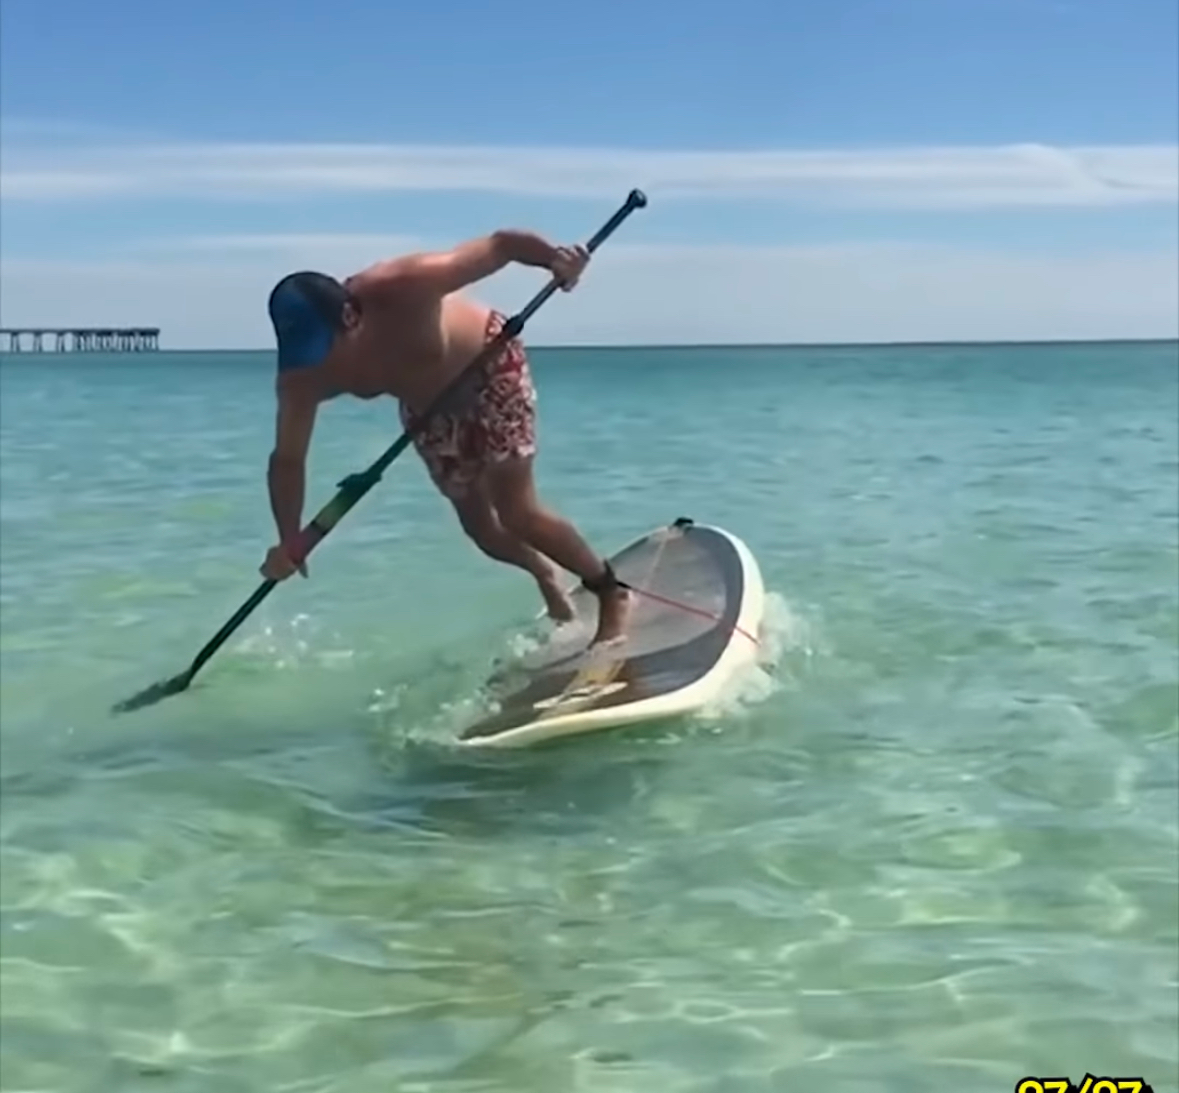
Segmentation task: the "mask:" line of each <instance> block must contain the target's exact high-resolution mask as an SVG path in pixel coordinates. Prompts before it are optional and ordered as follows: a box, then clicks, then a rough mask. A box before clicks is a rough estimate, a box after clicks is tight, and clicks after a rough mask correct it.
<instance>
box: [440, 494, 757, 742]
mask: <svg viewBox="0 0 1179 1093" xmlns="http://www.w3.org/2000/svg"><path fill="white" fill-rule="evenodd" d="M610 561H611V564H612V565H613V567H614V570H615V572H616V573H617V575H618V577H619V579H620V580H621V581H623V582H625V583H626V584H628V585H630V586H631V587H632V588H633V589H634V591H632V592H631V593H630V596H631V603H630V613H629V618H628V621H627V626H626V632H625V635H624V638H623V640H622V641H621V642H619V643H611V644H609V645H604V646H597V647H592V648H591V647H590V646H589V642H590V640H591V639H592V637H593V634H594V630H595V628H596V626H597V617H598V605H597V599H596V598H595V597H594V596H593V595H591V594H590V593H589V592H587V591H586V590H585V589H584V588H581V587H580V585H579V586H577V587H576V588H574V589H572V590H571V592H570V595H571V599H572V601H573V607H574V611H575V618H574V620H573V622H571V623H568V624H564V625H562V626H560V627H558V628H557V629H556V631H555V632H554V634H553V636H552V638H551V639H550V640H548V641H547V642H546V643H545V644H544V645H543V646H542V647H541V648H539V649H537V650H536V651H534V652H533V653H530V654H528V655H526V656H524V657H521V658H519V659H518V660H516V661H515V662H513V663H512V664H510V665H508V666H507V667H506V668H505V669H503V670H501V671H499V672H497V673H495V674H493V676H492V678H491V679H490V680H489V681H488V691H489V693H491V694H492V695H493V697H494V699H495V705H496V709H495V710H494V712H492V713H490V714H488V715H487V716H485V717H483V718H482V719H481V720H479V721H477V722H476V723H475V724H473V725H470V726H469V727H467V728H466V729H465V730H464V731H463V732H462V733H461V734H460V736H459V743H460V744H462V745H465V746H474V747H520V746H524V745H529V744H536V743H540V742H541V741H545V740H551V739H553V738H555V737H561V736H568V735H571V734H574V733H584V732H592V731H596V730H600V729H607V728H616V727H618V726H622V725H633V724H638V723H641V722H648V721H654V720H662V719H664V718H669V717H675V716H679V715H683V714H690V713H693V712H696V711H699V710H700V709H701V708H703V707H704V706H705V705H707V703H709V702H710V701H711V700H713V699H714V698H716V697H717V696H718V695H719V694H720V693H721V692H722V691H723V689H724V688H725V686H726V685H727V684H728V683H729V681H730V680H731V679H732V678H733V676H734V674H735V673H737V672H738V671H740V670H741V669H742V668H743V667H745V666H746V665H748V664H750V663H751V662H752V661H754V660H755V659H756V657H757V652H758V647H757V643H758V639H759V632H760V628H761V623H762V615H763V612H764V609H765V588H764V585H763V582H762V576H761V571H760V569H759V567H758V564H757V560H756V559H755V558H754V556H753V553H752V552H751V551H750V549H749V548H748V547H747V546H746V545H745V544H744V543H743V542H742V541H741V540H740V539H739V538H737V536H735V535H733V534H732V533H730V532H728V531H725V530H723V529H722V528H719V527H711V526H707V525H701V524H696V523H694V522H693V521H692V520H689V519H686V518H681V519H679V520H677V521H675V523H673V524H671V525H668V526H664V527H659V528H656V529H654V530H653V531H651V532H649V533H647V534H646V535H644V536H642V537H641V538H639V539H636V540H635V541H634V542H632V543H630V544H629V545H628V546H626V547H624V548H623V549H622V550H620V551H619V552H618V553H617V554H615V555H614V556H613V557H612V558H611V559H610Z"/></svg>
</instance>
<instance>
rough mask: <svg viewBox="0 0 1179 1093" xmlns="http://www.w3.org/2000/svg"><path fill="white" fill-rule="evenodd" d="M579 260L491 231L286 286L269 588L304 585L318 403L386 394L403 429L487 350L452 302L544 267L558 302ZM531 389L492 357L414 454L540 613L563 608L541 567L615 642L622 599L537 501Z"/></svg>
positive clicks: (488, 333) (486, 319) (279, 300)
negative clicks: (571, 578) (304, 527)
mask: <svg viewBox="0 0 1179 1093" xmlns="http://www.w3.org/2000/svg"><path fill="white" fill-rule="evenodd" d="M588 260H589V254H588V252H587V251H586V250H585V248H582V247H577V248H558V247H554V246H552V245H551V244H549V243H547V242H546V241H544V240H543V239H541V238H540V237H539V236H536V235H534V234H532V233H529V232H517V231H510V232H496V233H493V234H492V235H490V236H487V237H484V238H482V239H476V240H472V241H471V242H469V243H464V244H462V245H460V246H458V247H456V248H455V249H454V250H452V251H448V252H443V253H438V254H419V255H409V256H406V257H403V258H395V259H391V260H389V261H385V262H379V263H377V264H375V265H373V266H370V267H369V268H368V269H365V270H363V271H361V272H360V273H357V274H355V275H353V276H352V277H349V278H348V279H347V280H345V281H344V282H343V283H342V284H341V283H340V282H338V281H335V280H334V279H333V278H330V277H327V276H325V275H323V274H315V273H301V274H292V275H291V276H290V277H288V278H284V279H283V280H282V281H280V282H279V284H278V285H277V286H276V287H275V289H274V291H273V292H272V294H271V299H270V314H271V320H272V322H273V323H274V326H275V331H276V334H277V336H278V345H279V352H278V365H279V375H278V378H277V396H278V416H277V423H276V439H275V447H274V451H273V453H272V455H271V458H270V465H269V470H268V475H267V480H268V485H269V490H270V498H271V507H272V510H273V513H274V517H275V523H276V525H277V528H278V533H279V542H278V544H277V545H276V546H275V547H274V548H272V549H271V550H270V551H269V552H268V554H267V557H266V560H265V562H264V563H263V566H262V572H263V574H264V575H265V576H267V577H268V578H271V579H274V580H284V579H286V578H287V577H289V576H290V575H291V574H292V573H294V572H301V573H302V574H303V575H304V576H306V573H307V571H306V565H305V562H304V560H303V559H304V552H303V550H302V547H301V540H302V534H301V521H302V508H303V501H304V486H305V478H306V474H305V465H306V457H307V452H308V449H309V445H310V440H311V434H312V430H313V428H314V422H315V416H316V410H317V408H318V406H319V404H320V403H321V402H323V401H325V400H327V399H332V398H335V397H337V396H339V395H345V394H346V395H352V396H354V397H357V398H362V399H372V398H377V397H379V396H381V395H388V396H391V397H393V398H394V399H396V400H397V401H398V402H399V403H400V405H401V414H402V418H403V420H404V421H405V422H406V423H407V425H408V424H409V423H411V422H413V421H414V420H415V419H416V416H417V415H419V414H421V413H422V411H423V410H424V409H425V408H426V407H427V406H429V405H430V404H431V403H432V402H433V400H434V399H435V398H436V396H437V395H438V394H440V393H441V392H442V390H443V389H444V388H445V387H447V386H448V385H449V384H450V382H451V381H452V380H453V379H454V378H455V377H456V376H457V375H458V374H459V373H460V372H462V371H463V370H464V369H465V368H466V367H467V366H468V365H469V364H470V363H471V362H472V361H473V360H474V359H475V358H476V357H477V356H478V355H479V354H480V352H481V350H483V349H484V347H485V346H486V345H487V343H488V341H489V340H490V338H491V337H492V336H493V335H494V334H495V333H496V331H497V329H498V326H499V325H500V323H499V320H500V319H501V317H500V316H498V315H497V313H495V312H494V311H492V310H491V309H490V308H488V307H486V306H484V305H481V304H478V303H475V302H473V301H471V300H468V299H466V298H465V297H464V296H463V295H462V290H463V289H464V288H466V287H467V286H468V285H470V284H472V283H473V282H475V281H478V280H481V279H483V278H485V277H487V276H489V275H490V274H492V273H494V272H496V271H497V270H499V269H501V268H503V266H505V265H507V264H508V263H509V262H517V263H520V264H523V265H528V266H536V267H541V268H546V269H549V270H551V271H552V272H553V274H554V276H555V277H556V278H557V279H558V280H559V281H560V282H561V284H562V287H563V288H564V289H565V290H566V291H569V290H571V289H572V288H573V287H574V285H575V284H576V283H577V280H578V278H579V277H580V275H581V273H582V271H583V270H584V268H585V265H586V263H587V262H588ZM534 416H535V407H534V394H533V391H532V380H531V375H530V371H529V369H528V365H527V359H526V357H525V355H524V350H523V347H522V346H521V345H520V344H519V343H518V342H515V341H513V342H511V343H509V345H508V346H507V347H506V348H505V349H503V350H502V352H501V353H500V354H499V355H498V357H497V359H496V361H495V362H493V363H492V364H491V366H490V370H489V371H488V373H487V374H486V375H485V376H484V377H483V379H482V384H481V386H480V387H478V388H477V390H476V392H475V394H474V396H473V398H472V399H471V400H469V404H468V405H467V406H466V408H465V410H464V411H463V412H462V413H461V414H458V415H455V414H451V413H450V412H449V411H446V412H445V413H443V414H439V415H434V416H433V417H432V418H430V419H427V420H426V421H424V422H422V426H423V428H422V429H420V430H415V434H417V433H420V435H415V441H414V443H415V445H416V446H417V448H418V451H419V454H421V455H422V457H423V459H424V460H425V462H426V465H427V467H428V468H429V470H430V474H431V477H432V478H433V479H434V481H435V483H436V484H437V485H438V487H439V489H440V490H441V492H443V493H444V494H445V495H446V496H447V497H448V498H449V499H450V500H451V501H452V503H453V504H454V507H455V510H456V513H457V515H458V517H459V519H460V521H461V523H462V526H463V528H464V530H465V531H466V532H467V533H468V535H469V536H470V537H471V538H472V539H473V541H474V542H475V543H476V545H477V546H479V547H480V549H482V550H483V551H484V553H486V554H488V555H489V556H491V557H492V558H495V559H497V560H499V561H504V562H507V563H509V564H513V565H517V566H519V567H521V568H523V569H525V570H527V571H528V572H530V573H531V574H532V575H533V576H534V577H535V578H536V580H537V582H538V584H539V586H540V589H541V592H542V595H543V596H544V599H545V602H546V604H547V605H548V607H549V611H550V614H552V615H553V616H554V617H555V618H564V617H568V614H569V607H568V601H567V598H566V597H565V595H564V593H563V592H562V591H561V590H560V588H559V586H558V583H557V576H556V573H555V571H554V569H553V566H552V564H551V562H550V559H551V560H552V561H553V562H556V563H557V565H559V566H561V567H562V568H564V569H567V570H569V571H570V572H573V573H575V574H577V575H578V576H580V577H581V578H582V582H583V584H584V585H585V587H586V588H588V589H590V590H591V591H593V592H594V593H595V594H596V595H597V596H598V599H599V603H600V605H601V610H600V614H599V623H598V632H597V634H596V636H595V641H599V642H600V641H609V640H613V639H615V638H617V637H619V636H621V634H622V631H623V627H624V623H625V613H626V607H627V597H626V590H625V588H623V587H622V586H621V585H620V584H618V582H617V581H616V579H615V578H614V574H613V571H612V570H611V569H610V567H609V565H608V564H607V563H606V562H604V561H603V560H602V559H601V558H600V557H599V556H598V555H596V554H595V553H594V552H593V551H592V550H591V549H590V548H589V546H588V544H586V543H585V541H584V540H583V539H582V538H581V536H580V535H579V534H578V532H577V531H576V529H575V528H573V526H572V525H571V524H569V522H568V521H566V520H564V519H562V518H561V517H559V516H557V515H556V514H555V513H552V512H550V511H549V510H547V509H546V508H544V506H543V505H541V503H540V501H539V499H538V498H537V496H536V490H535V484H534V482H533V479H532V458H533V454H534V451H535V439H534V428H533V419H534Z"/></svg>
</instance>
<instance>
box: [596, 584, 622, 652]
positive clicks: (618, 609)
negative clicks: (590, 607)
mask: <svg viewBox="0 0 1179 1093" xmlns="http://www.w3.org/2000/svg"><path fill="white" fill-rule="evenodd" d="M629 616H630V594H629V593H628V592H627V590H626V589H625V588H622V587H614V588H611V589H609V590H608V591H606V592H602V593H600V594H599V595H598V631H597V633H596V634H594V640H593V641H591V642H590V645H591V646H594V645H604V644H606V643H607V642H611V641H617V640H618V639H619V638H621V637H622V636H623V634H624V633H625V631H626V622H627V619H628V617H629Z"/></svg>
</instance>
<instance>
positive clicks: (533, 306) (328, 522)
mask: <svg viewBox="0 0 1179 1093" xmlns="http://www.w3.org/2000/svg"><path fill="white" fill-rule="evenodd" d="M646 204H647V198H646V196H645V195H644V194H643V193H642V192H641V191H639V190H632V191H631V192H630V195H629V196H628V197H627V199H626V202H625V204H624V205H623V206H622V207H621V208H620V209H619V210H618V211H617V212H616V213H615V214H614V215H613V216H612V217H610V219H609V220H607V221H606V223H605V224H603V225H602V227H601V228H600V229H599V230H598V233H597V234H596V235H595V236H594V237H593V238H592V239H591V240H590V241H589V242H588V243H587V244H586V249H587V250H589V251H590V253H593V252H594V251H595V250H597V249H598V247H600V246H601V245H602V244H603V243H604V242H605V241H606V240H607V239H608V238H609V237H610V236H611V235H613V234H614V231H615V230H616V229H617V228H618V226H619V225H620V224H621V223H622V222H623V221H624V220H625V219H626V218H627V217H628V216H630V214H631V213H633V212H634V211H635V210H636V209H641V208H643V207H644V206H645V205H646ZM558 288H560V283H559V282H558V280H557V279H556V278H555V277H554V278H553V279H552V280H551V281H550V282H549V283H548V284H547V285H546V286H545V287H544V288H543V289H541V291H540V292H538V293H537V294H536V296H534V297H533V299H532V301H531V302H530V303H529V304H528V306H527V307H525V308H524V310H523V311H521V312H519V313H518V314H516V315H513V316H512V317H511V318H510V319H508V321H507V322H506V323H505V324H504V326H503V329H502V330H501V331H500V333H499V334H498V335H497V336H496V337H495V338H494V339H493V340H492V341H490V342H488V344H487V345H486V346H485V347H484V349H483V350H482V352H480V353H479V355H478V356H477V357H475V359H474V360H473V361H471V363H470V364H468V365H467V366H466V368H464V369H463V371H462V372H460V373H459V374H458V375H457V376H456V377H455V378H454V379H453V380H452V381H451V382H450V383H449V384H448V385H447V386H446V387H445V388H444V389H443V391H442V393H441V394H440V395H438V397H437V398H436V399H435V400H434V401H433V402H432V403H431V404H430V405H429V406H428V407H427V408H426V410H425V412H424V413H423V414H422V415H421V417H420V418H419V419H418V420H417V421H416V422H415V423H414V425H413V426H412V427H411V428H409V429H407V430H406V431H405V432H403V433H402V434H401V436H400V437H398V438H397V440H396V441H395V442H394V443H393V444H392V445H391V446H390V447H389V449H388V450H387V451H386V452H385V454H384V455H382V456H381V457H380V458H379V459H378V460H377V461H376V462H375V463H373V464H372V466H371V467H369V468H368V469H367V470H366V471H362V472H361V473H359V474H353V475H349V476H348V477H347V478H345V479H344V480H343V481H342V482H341V483H339V487H338V492H337V493H336V496H335V497H333V498H332V500H331V501H329V502H328V503H327V504H326V505H324V507H323V508H322V509H320V510H319V512H318V513H317V514H316V516H315V518H314V519H313V520H312V521H311V522H310V523H309V524H308V525H307V527H305V528H304V529H303V531H302V538H303V548H304V550H303V557H304V558H306V557H307V556H308V555H309V554H310V553H311V552H312V551H313V550H314V549H315V547H316V546H318V545H319V543H321V542H322V541H323V540H324V539H325V538H326V537H327V535H328V533H329V532H330V531H331V530H332V528H334V527H335V526H336V524H338V523H339V522H340V520H342V519H343V518H344V516H345V515H346V514H347V513H348V512H349V511H350V510H351V508H352V506H353V505H355V504H356V503H357V501H359V500H360V499H361V498H362V497H363V496H364V495H365V494H366V493H368V491H369V490H371V489H372V488H373V486H375V485H376V484H377V483H378V482H379V481H380V480H381V476H382V475H383V474H384V473H385V470H386V469H387V468H388V466H389V464H391V463H392V462H393V460H395V459H396V458H397V457H398V456H399V455H401V453H402V452H404V451H405V449H406V448H408V447H409V445H410V443H411V442H412V441H413V438H414V436H415V435H416V434H417V433H418V432H419V431H420V430H421V429H422V428H424V426H425V424H426V423H427V421H428V419H429V418H430V417H431V416H432V415H433V414H435V413H436V412H437V411H438V409H439V408H440V407H441V406H442V405H444V404H445V402H446V400H447V399H448V398H449V397H451V396H452V395H454V394H455V393H456V392H457V391H458V389H459V387H460V385H461V384H462V383H463V382H464V380H465V379H466V378H467V376H468V375H469V374H470V373H471V372H473V371H474V369H476V368H477V367H479V366H480V365H482V364H483V363H484V362H486V361H487V360H489V359H491V358H492V357H494V356H495V355H496V354H497V353H498V352H499V350H501V349H502V348H503V346H504V344H505V343H506V342H508V341H510V340H511V339H512V338H515V337H517V336H518V335H519V334H520V332H521V331H522V330H523V329H524V324H525V323H527V322H528V320H529V319H530V318H532V316H533V314H535V312H536V311H537V309H539V308H540V306H541V305H542V304H543V303H544V302H545V301H546V300H547V299H548V298H549V297H550V296H552V295H553V293H554V292H556V291H557V289H558ZM277 583H278V582H277V581H273V580H267V581H264V582H263V583H262V584H261V585H259V586H258V588H257V590H256V591H255V592H254V594H253V595H252V596H251V597H250V598H249V599H248V600H246V602H245V603H243V604H242V605H241V607H239V608H238V609H237V611H236V612H234V614H233V617H232V618H230V619H229V621H228V622H226V624H225V625H224V626H223V627H221V629H220V630H218V631H217V633H216V634H214V635H213V637H212V638H211V639H210V640H209V642H208V644H207V645H206V646H205V647H204V648H203V649H202V650H201V651H200V652H199V653H197V655H196V658H195V659H194V660H193V662H192V664H190V665H189V666H188V667H187V668H186V669H185V670H184V671H183V672H181V673H180V674H179V675H176V676H173V677H172V678H171V679H165V680H163V681H161V682H159V683H154V684H152V685H151V686H150V687H148V688H147V689H146V690H143V691H140V692H139V693H138V694H137V695H133V696H132V697H131V698H128V699H125V700H124V701H122V702H120V703H118V704H116V705H115V706H114V708H113V710H112V712H113V713H125V712H127V711H129V710H138V709H142V708H143V707H144V706H150V705H153V704H154V703H156V702H159V701H160V700H161V699H164V698H169V697H170V696H172V695H176V694H180V692H181V691H185V690H187V689H188V686H189V684H191V683H192V681H193V679H194V678H195V676H196V674H197V672H199V671H200V670H201V668H203V667H204V665H205V663H206V662H207V661H208V660H209V658H210V657H212V655H213V654H214V653H215V652H217V650H218V649H220V648H221V646H222V645H224V644H225V642H226V641H227V640H228V638H229V636H230V635H231V634H232V633H233V632H234V631H235V630H236V629H237V628H238V627H239V626H241V624H242V623H243V622H245V620H246V619H247V618H248V617H249V616H250V614H251V613H252V612H253V610H254V609H255V608H256V607H257V606H258V605H259V604H260V603H261V602H262V601H263V600H265V599H266V597H267V596H269V595H270V593H271V592H272V591H273V589H274V586H275V585H276V584H277Z"/></svg>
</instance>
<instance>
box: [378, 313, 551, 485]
mask: <svg viewBox="0 0 1179 1093" xmlns="http://www.w3.org/2000/svg"><path fill="white" fill-rule="evenodd" d="M505 322H506V319H505V317H504V316H503V315H501V314H500V313H499V312H497V311H492V312H491V314H490V315H489V316H488V321H487V331H486V340H487V341H490V340H491V339H492V338H494V337H495V336H496V335H497V334H499V332H500V330H502V329H503V325H504V323H505ZM415 421H416V417H415V415H414V413H413V412H412V411H411V410H410V409H408V408H407V407H406V405H405V404H404V403H402V404H401V422H402V425H403V426H404V427H405V428H406V429H409V428H411V427H412V426H413V425H414V423H415ZM414 447H415V448H416V449H417V452H418V454H419V455H420V456H421V458H422V461H423V462H424V463H425V465H426V469H427V471H429V474H430V478H431V479H432V480H433V482H434V484H435V485H436V486H437V487H438V489H439V490H440V491H441V492H442V493H443V494H445V495H446V496H447V497H462V496H463V495H464V494H465V493H466V492H467V490H468V489H469V488H470V486H471V484H472V483H473V482H474V481H475V479H476V478H478V476H479V474H480V473H481V472H482V470H483V469H484V467H486V466H487V465H488V464H490V463H497V462H501V461H502V460H505V459H519V458H525V457H528V456H532V455H535V454H536V388H535V387H534V386H533V383H532V373H531V370H530V368H529V366H528V357H527V355H526V354H525V352H524V346H523V344H522V343H521V342H520V341H519V339H516V338H513V339H512V340H511V341H509V342H508V343H507V345H506V346H505V347H504V349H503V351H502V352H501V353H500V354H499V355H498V356H497V357H496V358H495V359H494V360H492V361H490V362H488V363H487V364H486V365H485V366H484V368H483V370H482V372H481V374H480V376H479V382H478V384H477V386H476V387H475V388H474V389H473V390H472V391H471V392H470V393H469V394H468V395H467V397H466V398H465V399H463V400H462V405H461V406H460V407H459V408H458V409H457V410H455V411H453V412H440V413H438V414H436V415H434V417H433V418H431V420H430V421H429V422H427V424H426V427H425V428H424V429H423V430H422V432H420V433H418V434H417V435H416V436H415V437H414Z"/></svg>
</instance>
